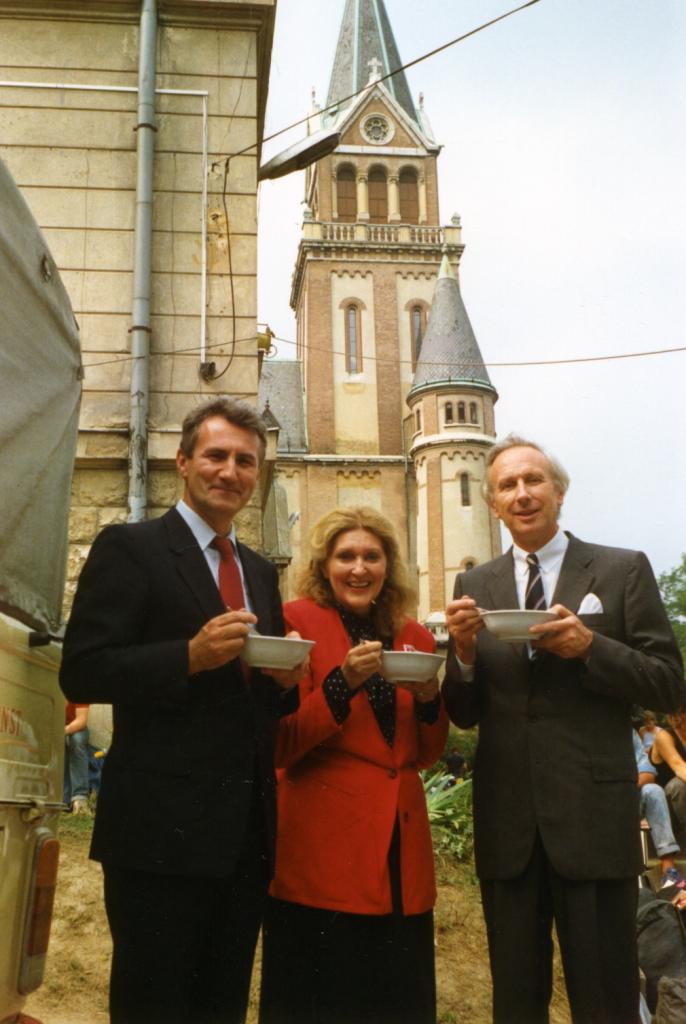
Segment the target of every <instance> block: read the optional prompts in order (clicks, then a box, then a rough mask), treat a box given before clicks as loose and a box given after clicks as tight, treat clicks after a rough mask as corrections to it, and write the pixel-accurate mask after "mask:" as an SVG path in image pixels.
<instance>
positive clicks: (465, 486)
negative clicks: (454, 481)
mask: <svg viewBox="0 0 686 1024" xmlns="http://www.w3.org/2000/svg"><path fill="white" fill-rule="evenodd" d="M460 497H461V499H462V504H463V505H471V503H472V500H471V497H470V494H469V474H468V473H460Z"/></svg>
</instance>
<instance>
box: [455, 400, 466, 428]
mask: <svg viewBox="0 0 686 1024" xmlns="http://www.w3.org/2000/svg"><path fill="white" fill-rule="evenodd" d="M457 422H458V423H466V422H467V414H466V412H465V405H464V402H458V403H457Z"/></svg>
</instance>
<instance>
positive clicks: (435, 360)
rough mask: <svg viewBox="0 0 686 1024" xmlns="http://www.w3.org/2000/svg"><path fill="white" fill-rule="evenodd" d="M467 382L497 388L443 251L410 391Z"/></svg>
mask: <svg viewBox="0 0 686 1024" xmlns="http://www.w3.org/2000/svg"><path fill="white" fill-rule="evenodd" d="M452 381H455V382H457V381H463V382H465V383H469V384H480V385H482V386H483V387H485V388H487V389H488V390H489V391H494V390H495V389H494V387H493V385H492V384H491V380H490V378H489V376H488V371H487V369H486V367H485V366H484V363H483V358H482V356H481V352H480V351H479V346H478V344H477V340H476V337H475V335H474V331H473V330H472V325H471V324H470V322H469V317H468V316H467V310H466V309H465V306H464V303H463V301H462V296H461V295H460V287H459V285H458V283H457V280H456V278H455V274H454V272H453V268H452V266H451V265H450V260H449V259H448V255H447V253H444V254H443V259H442V261H441V268H440V270H439V272H438V279H437V281H436V290H435V291H434V297H433V302H432V304H431V312H430V313H429V322H428V324H427V328H426V334H425V335H424V340H423V342H422V347H421V351H420V353H419V359H418V360H417V367H416V370H415V375H414V380H413V381H412V387H411V388H410V394H412V393H413V392H414V391H418V390H419V389H423V388H426V387H427V386H430V385H432V384H448V383H450V382H452Z"/></svg>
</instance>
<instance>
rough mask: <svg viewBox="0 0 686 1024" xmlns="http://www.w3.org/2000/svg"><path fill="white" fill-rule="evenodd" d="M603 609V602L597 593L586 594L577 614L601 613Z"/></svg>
mask: <svg viewBox="0 0 686 1024" xmlns="http://www.w3.org/2000/svg"><path fill="white" fill-rule="evenodd" d="M602 610H603V602H602V601H601V600H600V598H599V597H596V595H595V594H586V596H585V597H584V599H583V600H582V602H581V604H580V605H579V611H578V612H577V613H576V614H577V615H599V614H600V613H601V612H602Z"/></svg>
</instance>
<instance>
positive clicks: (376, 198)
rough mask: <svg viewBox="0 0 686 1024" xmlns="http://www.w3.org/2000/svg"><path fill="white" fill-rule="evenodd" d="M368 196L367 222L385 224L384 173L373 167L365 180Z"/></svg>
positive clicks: (386, 190)
mask: <svg viewBox="0 0 686 1024" xmlns="http://www.w3.org/2000/svg"><path fill="white" fill-rule="evenodd" d="M367 188H368V194H369V220H370V222H371V223H372V224H385V223H386V222H387V220H388V188H387V185H386V172H385V171H384V169H383V168H382V167H375V168H374V169H373V170H371V171H370V172H369V177H368V179H367Z"/></svg>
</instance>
